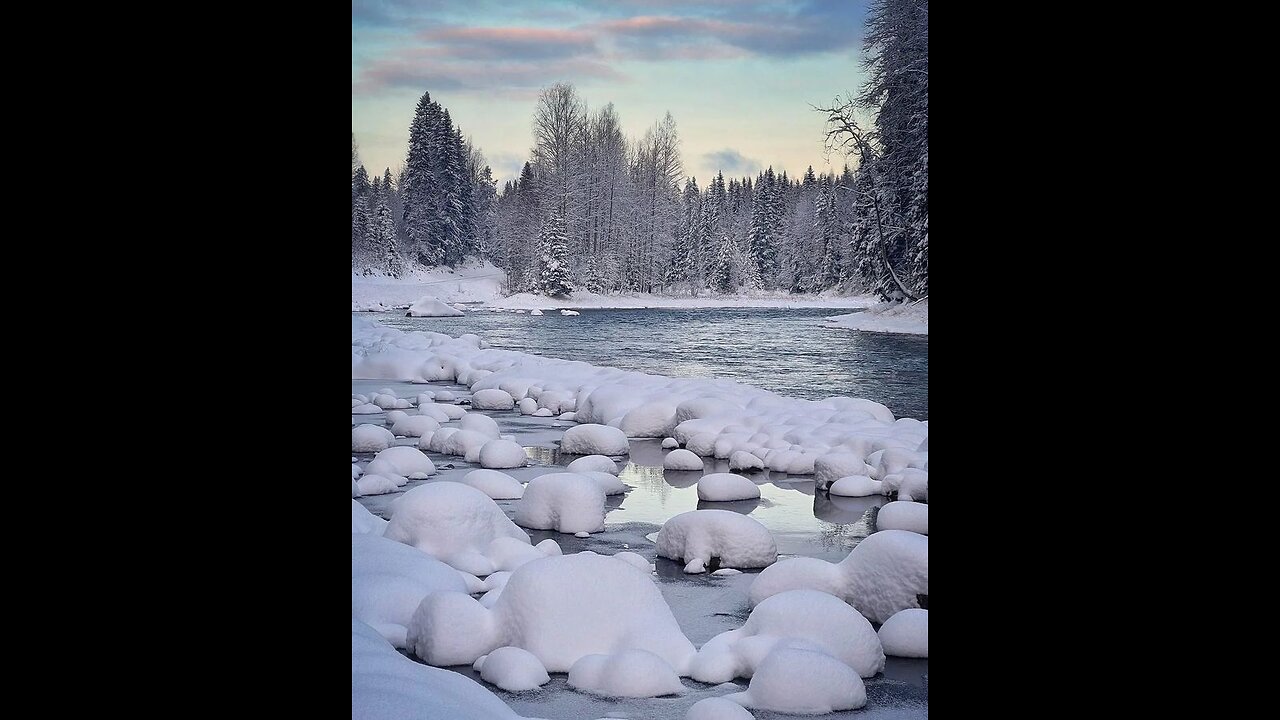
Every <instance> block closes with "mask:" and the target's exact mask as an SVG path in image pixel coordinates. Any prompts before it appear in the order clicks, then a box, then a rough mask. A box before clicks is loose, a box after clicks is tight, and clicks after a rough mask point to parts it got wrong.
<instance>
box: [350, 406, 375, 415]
mask: <svg viewBox="0 0 1280 720" xmlns="http://www.w3.org/2000/svg"><path fill="white" fill-rule="evenodd" d="M380 412H382V408H380V407H378V406H377V405H374V404H373V403H364V404H363V405H356V406H354V407H352V408H351V414H352V415H372V414H374V413H380Z"/></svg>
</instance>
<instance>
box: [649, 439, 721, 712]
mask: <svg viewBox="0 0 1280 720" xmlns="http://www.w3.org/2000/svg"><path fill="white" fill-rule="evenodd" d="M678 447H680V443H679V441H677V440H676V439H675V438H673V437H668V438H662V449H663V450H671V449H674V448H678ZM694 704H695V705H696V704H697V703H694ZM735 707H736V706H735Z"/></svg>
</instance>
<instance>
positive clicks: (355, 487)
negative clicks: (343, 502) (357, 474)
mask: <svg viewBox="0 0 1280 720" xmlns="http://www.w3.org/2000/svg"><path fill="white" fill-rule="evenodd" d="M351 497H353V498H358V497H360V485H359V484H357V483H356V481H355V478H352V479H351Z"/></svg>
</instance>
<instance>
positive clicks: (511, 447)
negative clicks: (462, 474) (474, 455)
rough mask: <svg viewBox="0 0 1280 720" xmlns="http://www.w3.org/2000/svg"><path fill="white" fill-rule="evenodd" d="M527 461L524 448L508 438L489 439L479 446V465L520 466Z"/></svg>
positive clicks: (489, 466)
mask: <svg viewBox="0 0 1280 720" xmlns="http://www.w3.org/2000/svg"><path fill="white" fill-rule="evenodd" d="M528 462H529V457H528V456H527V455H525V454H524V448H522V447H520V445H518V444H517V443H514V442H512V441H510V440H501V439H499V440H490V441H489V442H487V443H485V444H484V446H483V447H481V448H480V467H485V468H520V467H524V466H525V465H527V464H528Z"/></svg>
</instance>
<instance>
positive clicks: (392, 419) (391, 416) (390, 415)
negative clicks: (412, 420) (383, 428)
mask: <svg viewBox="0 0 1280 720" xmlns="http://www.w3.org/2000/svg"><path fill="white" fill-rule="evenodd" d="M407 417H409V413H407V412H405V411H403V410H388V411H387V427H388V428H389V427H391V426H393V425H395V424H396V423H398V422H400V421H401V420H403V419H405V418H407Z"/></svg>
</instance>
